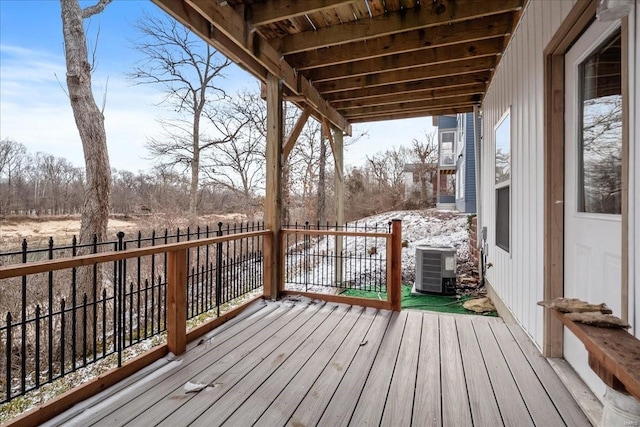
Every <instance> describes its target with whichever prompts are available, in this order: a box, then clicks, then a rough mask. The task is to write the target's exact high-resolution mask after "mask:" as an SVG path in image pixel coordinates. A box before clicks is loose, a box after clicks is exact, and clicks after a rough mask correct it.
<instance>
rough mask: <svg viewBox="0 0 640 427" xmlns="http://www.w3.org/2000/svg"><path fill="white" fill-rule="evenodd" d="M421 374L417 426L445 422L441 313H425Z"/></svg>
mask: <svg viewBox="0 0 640 427" xmlns="http://www.w3.org/2000/svg"><path fill="white" fill-rule="evenodd" d="M419 352H420V354H419V357H418V375H417V378H416V390H415V395H414V398H413V402H414V403H413V419H412V421H411V425H414V426H440V425H442V399H441V394H442V387H441V384H440V316H438V315H437V314H432V313H424V314H423V316H422V334H421V336H420V345H419Z"/></svg>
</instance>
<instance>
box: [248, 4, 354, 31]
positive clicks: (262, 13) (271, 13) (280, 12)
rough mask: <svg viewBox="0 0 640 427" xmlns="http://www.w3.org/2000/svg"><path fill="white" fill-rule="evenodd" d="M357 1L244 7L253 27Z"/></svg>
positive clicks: (251, 5)
mask: <svg viewBox="0 0 640 427" xmlns="http://www.w3.org/2000/svg"><path fill="white" fill-rule="evenodd" d="M356 1H357V0H305V1H295V0H267V1H264V2H262V3H252V4H250V5H248V6H247V7H246V14H247V20H248V21H249V22H251V23H252V24H253V25H254V26H255V27H258V26H260V25H265V24H270V23H272V22H277V21H282V20H285V19H290V18H294V17H297V16H302V15H307V14H309V13H313V12H318V11H320V10H324V9H329V8H332V7H336V6H341V5H344V4H349V3H354V2H356Z"/></svg>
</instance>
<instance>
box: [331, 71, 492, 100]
mask: <svg viewBox="0 0 640 427" xmlns="http://www.w3.org/2000/svg"><path fill="white" fill-rule="evenodd" d="M482 77H488V74H486V75H482V76H480V79H481V78H482ZM478 80H479V79H478V78H476V77H475V76H473V75H463V76H459V77H457V78H453V79H452V78H449V79H446V78H442V79H430V80H421V81H416V82H408V83H397V84H393V85H388V86H377V87H372V88H364V89H355V90H348V91H345V92H334V93H327V94H325V95H324V97H325V99H327V100H328V101H330V102H333V101H351V100H358V99H367V98H373V97H378V96H386V95H389V94H395V95H401V94H404V93H412V92H418V91H422V92H425V91H426V92H427V93H429V92H428V91H436V90H446V89H455V88H459V87H461V86H468V85H477V84H484V85H485V86H486V83H487V82H488V81H478ZM485 90H486V87H485Z"/></svg>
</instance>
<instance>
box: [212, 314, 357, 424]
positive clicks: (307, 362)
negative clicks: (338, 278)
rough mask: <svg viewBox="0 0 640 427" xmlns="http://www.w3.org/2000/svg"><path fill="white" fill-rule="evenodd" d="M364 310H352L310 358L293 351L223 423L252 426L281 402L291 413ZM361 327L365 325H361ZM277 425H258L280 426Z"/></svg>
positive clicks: (283, 422) (284, 421)
mask: <svg viewBox="0 0 640 427" xmlns="http://www.w3.org/2000/svg"><path fill="white" fill-rule="evenodd" d="M363 311H364V309H363V307H354V306H352V307H351V308H350V309H349V311H348V312H347V314H346V315H345V316H344V317H343V318H342V319H341V320H340V322H339V323H338V324H337V325H336V326H335V328H334V329H333V330H332V331H331V332H330V333H329V335H328V336H327V338H326V339H325V340H324V341H323V342H321V343H320V344H319V346H318V347H317V348H316V350H314V352H313V354H312V355H311V357H307V354H305V352H303V351H296V352H294V354H292V355H291V357H289V358H288V359H287V360H286V362H284V363H283V364H282V365H281V366H280V367H279V368H278V369H277V370H276V371H275V372H274V373H273V374H272V375H271V376H270V377H269V378H268V379H267V380H266V381H265V382H264V383H262V384H261V385H260V387H258V389H257V390H256V391H255V392H254V393H253V394H252V395H251V396H249V397H248V399H247V400H246V401H245V402H244V403H243V404H242V405H241V406H240V407H239V408H238V409H236V411H235V412H234V413H233V414H232V415H231V416H230V417H229V418H228V419H227V420H226V421H225V422H224V425H228V426H241V425H242V426H245V425H254V424H256V423H257V421H258V418H261V416H262V415H263V414H264V413H265V411H267V410H268V409H269V408H276V407H277V406H276V402H275V401H278V399H280V400H279V401H278V403H281V404H282V402H283V401H284V404H285V405H284V408H285V409H286V410H287V411H288V412H289V414H290V413H291V412H293V411H294V410H295V408H296V406H297V405H298V403H299V402H300V400H302V397H303V396H304V394H305V393H306V391H307V390H308V389H309V387H310V386H311V384H313V382H314V381H315V379H316V378H317V377H318V375H320V373H321V372H322V370H323V369H324V367H325V366H326V364H327V363H328V362H329V360H330V359H331V357H333V355H334V354H335V352H336V351H337V350H338V348H339V347H340V346H341V345H342V343H343V342H344V340H345V339H346V338H347V335H348V334H349V332H350V331H351V330H352V328H353V327H354V326H355V325H356V323H357V322H358V321H359V319H360V316H361V315H362V313H363ZM361 323H363V324H364V323H365V321H362V322H361ZM287 419H288V416H287V418H285V419H284V420H282V421H281V422H279V423H270V424H264V423H263V422H262V421H261V422H260V423H259V424H260V425H284V424H285V423H286V421H287Z"/></svg>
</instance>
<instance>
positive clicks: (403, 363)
mask: <svg viewBox="0 0 640 427" xmlns="http://www.w3.org/2000/svg"><path fill="white" fill-rule="evenodd" d="M407 315H408V317H407V324H406V325H405V327H404V334H403V335H402V342H401V343H400V351H399V352H398V358H397V360H396V364H395V368H394V369H393V374H392V377H391V386H390V387H389V393H388V396H387V401H386V403H385V405H384V413H383V414H382V425H398V426H408V425H411V418H412V412H413V402H414V400H413V397H414V393H415V389H416V379H417V374H418V356H419V354H420V337H421V335H422V313H421V312H418V311H408V312H407ZM389 369H391V366H389Z"/></svg>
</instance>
